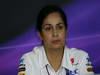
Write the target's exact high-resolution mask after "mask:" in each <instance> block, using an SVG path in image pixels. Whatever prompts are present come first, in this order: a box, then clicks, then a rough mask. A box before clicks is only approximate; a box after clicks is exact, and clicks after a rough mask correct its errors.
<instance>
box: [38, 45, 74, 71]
mask: <svg viewBox="0 0 100 75" xmlns="http://www.w3.org/2000/svg"><path fill="white" fill-rule="evenodd" d="M39 49H40V51H39V64H40V67H41V69H43V68H44V67H45V66H46V65H50V64H49V61H48V59H47V56H46V53H45V50H44V47H43V46H41V47H40V48H39ZM61 67H64V68H66V69H68V70H72V64H71V62H70V50H69V48H67V47H66V46H65V48H64V55H63V59H62V63H61Z"/></svg>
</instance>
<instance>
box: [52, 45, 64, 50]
mask: <svg viewBox="0 0 100 75" xmlns="http://www.w3.org/2000/svg"><path fill="white" fill-rule="evenodd" d="M63 47H64V46H63V45H54V46H52V48H55V49H57V48H63Z"/></svg>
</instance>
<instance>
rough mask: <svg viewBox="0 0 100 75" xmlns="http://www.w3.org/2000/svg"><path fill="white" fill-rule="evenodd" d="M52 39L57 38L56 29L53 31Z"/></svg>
mask: <svg viewBox="0 0 100 75" xmlns="http://www.w3.org/2000/svg"><path fill="white" fill-rule="evenodd" d="M53 37H58V31H57V30H56V29H53Z"/></svg>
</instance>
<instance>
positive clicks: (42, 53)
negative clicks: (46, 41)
mask: <svg viewBox="0 0 100 75" xmlns="http://www.w3.org/2000/svg"><path fill="white" fill-rule="evenodd" d="M39 64H40V67H41V69H43V68H44V67H45V66H46V65H47V64H49V61H48V59H47V56H46V53H45V50H44V47H43V46H41V47H40V53H39Z"/></svg>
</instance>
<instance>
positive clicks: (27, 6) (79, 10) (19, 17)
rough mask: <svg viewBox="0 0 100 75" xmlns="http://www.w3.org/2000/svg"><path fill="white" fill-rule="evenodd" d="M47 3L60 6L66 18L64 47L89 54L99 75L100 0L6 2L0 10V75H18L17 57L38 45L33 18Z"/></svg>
mask: <svg viewBox="0 0 100 75" xmlns="http://www.w3.org/2000/svg"><path fill="white" fill-rule="evenodd" d="M47 4H57V5H59V6H60V7H61V8H62V9H63V10H64V12H65V13H66V15H67V19H68V38H66V45H68V46H69V47H75V48H79V49H83V50H84V51H86V52H88V53H89V56H90V58H91V61H92V64H93V67H94V71H95V73H96V74H98V73H100V19H99V18H100V0H35V1H34V0H6V1H2V2H1V10H0V12H1V14H0V16H1V17H0V18H1V19H2V20H1V22H0V75H17V72H18V65H19V59H20V57H21V56H22V55H23V54H24V53H26V52H29V51H31V50H32V49H33V47H35V46H37V45H40V44H41V41H40V39H39V37H38V36H37V32H36V30H35V24H36V17H37V15H38V12H39V10H40V9H41V7H43V6H44V5H47Z"/></svg>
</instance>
